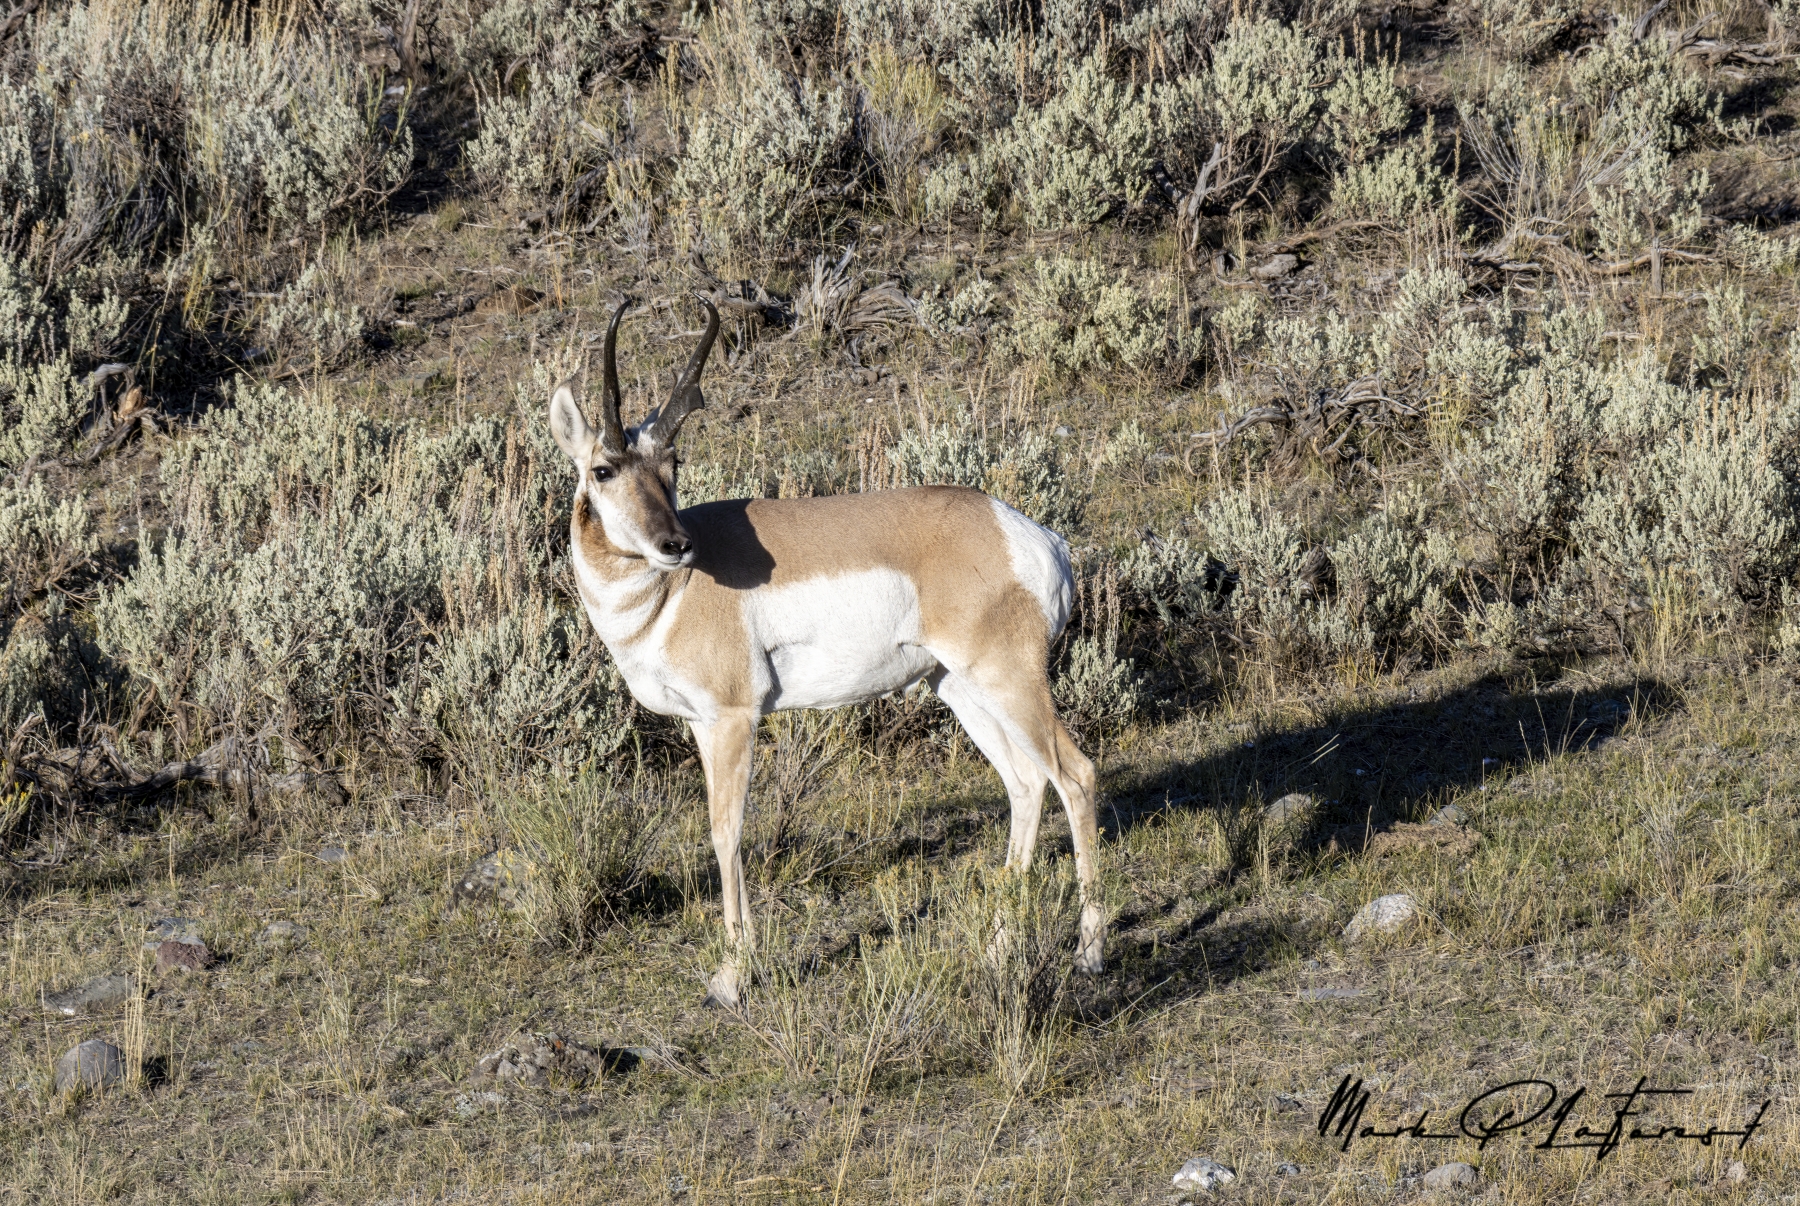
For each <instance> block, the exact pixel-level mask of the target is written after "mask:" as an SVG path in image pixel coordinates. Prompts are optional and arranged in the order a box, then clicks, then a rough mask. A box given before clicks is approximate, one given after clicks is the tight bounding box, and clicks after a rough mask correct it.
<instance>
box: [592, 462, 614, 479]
mask: <svg viewBox="0 0 1800 1206" xmlns="http://www.w3.org/2000/svg"><path fill="white" fill-rule="evenodd" d="M614 476H615V474H614V472H613V467H612V466H611V465H595V466H594V480H595V481H597V482H610V481H611V480H612V479H613V477H614Z"/></svg>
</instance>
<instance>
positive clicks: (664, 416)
mask: <svg viewBox="0 0 1800 1206" xmlns="http://www.w3.org/2000/svg"><path fill="white" fill-rule="evenodd" d="M694 296H695V297H698V298H699V299H700V304H701V305H702V306H705V307H706V331H705V333H704V334H702V335H701V336H700V346H699V347H696V348H695V349H694V354H693V355H692V356H689V357H688V362H687V367H686V368H684V369H682V370H681V376H679V377H677V378H676V379H675V391H674V393H672V394H671V395H670V396H669V404H668V405H667V406H665V407H663V408H662V413H661V414H659V415H657V416H656V422H655V424H654V425H653V426H652V427H651V430H650V436H651V439H652V440H654V441H655V443H656V444H658V445H659V446H664V447H666V446H667V445H669V444H672V443H674V441H675V436H676V435H677V434H678V433H679V432H680V431H681V425H682V424H683V423H685V422H687V417H688V416H689V415H690V414H693V413H694V412H695V411H696V410H699V409H700V408H701V407H703V406H705V405H706V398H705V397H704V396H703V395H702V394H701V393H700V373H701V370H703V369H705V368H706V357H707V355H708V354H709V353H711V352H712V345H713V340H715V339H717V338H718V337H719V311H718V310H717V309H715V308H714V306H713V304H712V302H710V301H708V300H707V299H706V298H705V297H704V296H703V295H701V294H698V293H697V294H695V295H694Z"/></svg>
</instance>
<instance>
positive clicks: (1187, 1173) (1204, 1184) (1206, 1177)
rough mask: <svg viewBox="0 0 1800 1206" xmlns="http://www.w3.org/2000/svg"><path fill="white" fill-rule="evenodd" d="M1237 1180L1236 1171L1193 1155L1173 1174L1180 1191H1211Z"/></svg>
mask: <svg viewBox="0 0 1800 1206" xmlns="http://www.w3.org/2000/svg"><path fill="white" fill-rule="evenodd" d="M1235 1180H1237V1173H1235V1172H1233V1171H1232V1170H1231V1169H1229V1168H1227V1167H1225V1165H1223V1164H1220V1163H1219V1162H1218V1161H1217V1160H1208V1159H1207V1158H1206V1157H1204V1156H1195V1157H1194V1158H1193V1159H1192V1160H1189V1161H1188V1162H1187V1163H1186V1164H1183V1165H1182V1166H1181V1171H1180V1172H1178V1173H1176V1174H1175V1188H1176V1189H1179V1190H1180V1191H1181V1192H1182V1193H1211V1192H1212V1191H1213V1190H1214V1189H1217V1188H1218V1187H1219V1186H1221V1185H1226V1184H1229V1183H1230V1182H1232V1181H1235Z"/></svg>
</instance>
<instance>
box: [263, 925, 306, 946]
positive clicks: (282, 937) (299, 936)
mask: <svg viewBox="0 0 1800 1206" xmlns="http://www.w3.org/2000/svg"><path fill="white" fill-rule="evenodd" d="M257 941H258V942H260V943H262V944H263V945H264V946H272V947H274V948H276V949H277V950H284V951H291V950H293V949H294V948H295V947H297V946H299V945H300V944H301V943H302V942H305V941H306V927H305V926H303V925H300V924H298V923H296V922H292V921H271V922H270V923H269V924H268V926H267V927H265V928H264V930H263V932H262V936H261V937H259V938H258V939H257Z"/></svg>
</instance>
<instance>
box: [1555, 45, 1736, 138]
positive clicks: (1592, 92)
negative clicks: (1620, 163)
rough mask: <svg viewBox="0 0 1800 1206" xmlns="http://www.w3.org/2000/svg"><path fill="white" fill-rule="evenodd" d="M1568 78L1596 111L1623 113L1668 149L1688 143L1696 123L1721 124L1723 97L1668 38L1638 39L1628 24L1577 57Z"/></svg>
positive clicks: (1637, 127) (1639, 128)
mask: <svg viewBox="0 0 1800 1206" xmlns="http://www.w3.org/2000/svg"><path fill="white" fill-rule="evenodd" d="M1569 82H1570V83H1571V84H1573V85H1574V88H1575V94H1576V95H1577V96H1579V97H1580V98H1581V100H1582V101H1583V102H1584V103H1585V104H1586V105H1587V106H1588V107H1589V108H1590V109H1592V110H1593V111H1594V112H1595V113H1604V112H1608V111H1611V112H1615V113H1618V114H1620V115H1621V116H1622V117H1624V118H1625V119H1626V120H1628V121H1629V122H1630V123H1631V124H1632V126H1633V127H1634V128H1635V129H1638V130H1642V131H1645V132H1646V133H1648V134H1649V135H1651V137H1653V138H1654V139H1655V140H1656V142H1657V144H1658V145H1659V146H1660V147H1661V149H1663V150H1665V151H1673V150H1678V149H1680V148H1681V147H1684V146H1686V145H1687V143H1688V141H1689V139H1690V138H1691V137H1692V131H1693V130H1694V128H1695V127H1697V126H1700V125H1714V126H1716V125H1717V124H1718V122H1719V111H1720V107H1721V105H1722V103H1723V101H1722V98H1719V97H1715V96H1712V95H1710V94H1708V92H1707V90H1706V83H1705V81H1704V80H1703V79H1701V77H1700V75H1699V73H1698V72H1696V71H1694V70H1693V69H1692V68H1690V67H1689V66H1688V65H1687V61H1686V58H1685V56H1683V55H1682V54H1681V53H1679V52H1678V51H1677V50H1676V49H1675V47H1674V45H1673V44H1672V43H1671V42H1670V41H1669V40H1668V39H1666V38H1662V37H1649V38H1645V39H1644V40H1643V41H1641V42H1634V41H1632V40H1631V31H1630V30H1629V29H1627V28H1625V27H1624V26H1623V24H1621V25H1620V27H1619V28H1617V29H1615V30H1614V31H1613V32H1612V33H1611V34H1610V35H1608V36H1607V38H1606V39H1605V40H1604V41H1602V42H1599V43H1598V44H1596V45H1595V47H1594V49H1593V50H1591V51H1590V52H1589V53H1587V54H1585V55H1582V56H1581V57H1580V58H1578V59H1576V60H1575V63H1574V66H1573V67H1572V68H1570V71H1569Z"/></svg>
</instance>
